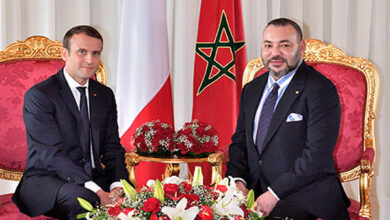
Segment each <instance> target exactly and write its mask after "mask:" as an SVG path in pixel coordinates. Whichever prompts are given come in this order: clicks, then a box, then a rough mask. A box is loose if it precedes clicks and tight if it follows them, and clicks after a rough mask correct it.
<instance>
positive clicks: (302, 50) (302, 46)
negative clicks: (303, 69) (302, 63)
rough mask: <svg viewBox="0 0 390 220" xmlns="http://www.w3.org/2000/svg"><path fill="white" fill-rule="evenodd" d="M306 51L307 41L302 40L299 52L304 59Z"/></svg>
mask: <svg viewBox="0 0 390 220" xmlns="http://www.w3.org/2000/svg"><path fill="white" fill-rule="evenodd" d="M305 50H306V42H305V40H301V42H300V43H299V52H300V53H301V57H302V58H303V57H304V56H305Z"/></svg>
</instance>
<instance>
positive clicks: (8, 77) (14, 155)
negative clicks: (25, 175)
mask: <svg viewBox="0 0 390 220" xmlns="http://www.w3.org/2000/svg"><path fill="white" fill-rule="evenodd" d="M63 65H64V62H63V61H62V60H39V61H35V60H18V61H8V62H2V63H0V73H1V74H0V93H1V96H0V118H1V120H0V143H1V145H0V151H1V154H0V168H1V169H4V170H9V171H19V172H22V171H23V169H24V167H25V160H26V155H27V144H26V134H25V133H26V132H25V127H24V124H23V96H24V93H25V92H26V90H27V89H29V88H30V87H31V86H32V85H34V84H36V83H38V82H40V81H42V80H44V79H46V78H47V77H49V76H50V75H53V74H55V73H56V72H57V71H58V70H59V69H60V68H61V67H62V66H63Z"/></svg>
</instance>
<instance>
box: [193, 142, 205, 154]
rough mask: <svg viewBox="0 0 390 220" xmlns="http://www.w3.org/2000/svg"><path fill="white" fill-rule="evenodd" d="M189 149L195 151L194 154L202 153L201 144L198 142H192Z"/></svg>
mask: <svg viewBox="0 0 390 220" xmlns="http://www.w3.org/2000/svg"><path fill="white" fill-rule="evenodd" d="M191 151H192V152H194V153H196V154H200V153H203V150H202V145H201V144H198V143H194V144H193V145H192V147H191Z"/></svg>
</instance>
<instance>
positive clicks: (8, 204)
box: [0, 194, 53, 220]
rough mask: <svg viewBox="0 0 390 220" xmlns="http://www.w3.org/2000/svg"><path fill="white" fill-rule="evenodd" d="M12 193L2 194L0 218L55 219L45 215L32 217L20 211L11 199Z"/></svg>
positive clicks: (8, 219)
mask: <svg viewBox="0 0 390 220" xmlns="http://www.w3.org/2000/svg"><path fill="white" fill-rule="evenodd" d="M11 197H12V194H5V195H1V196H0V220H11V219H12V220H27V219H30V220H46V219H53V218H49V217H45V216H43V215H41V216H37V217H34V218H30V217H28V216H27V215H25V214H23V213H20V212H19V210H18V208H17V207H16V205H15V204H14V203H13V202H12V201H11Z"/></svg>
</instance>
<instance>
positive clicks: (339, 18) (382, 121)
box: [0, 0, 390, 219]
mask: <svg viewBox="0 0 390 220" xmlns="http://www.w3.org/2000/svg"><path fill="white" fill-rule="evenodd" d="M122 1H125V0H0V50H3V49H4V48H5V47H6V46H7V45H8V44H10V43H13V42H15V41H16V40H24V39H25V38H27V37H29V36H32V35H43V36H46V37H49V38H50V39H52V40H60V41H62V37H63V35H64V33H65V31H66V30H68V29H69V28H71V27H72V26H75V25H79V24H90V25H94V26H96V27H97V28H98V29H99V30H100V31H101V33H102V34H103V37H104V51H103V55H102V60H103V62H104V64H105V66H106V68H107V71H108V86H110V87H111V88H112V89H113V90H114V91H115V88H116V76H117V59H116V58H117V56H118V42H119V28H120V17H121V7H122ZM200 1H201V0H185V1H182V0H166V4H167V22H168V35H169V36H168V37H169V50H170V51H169V52H170V57H169V59H170V68H171V80H172V87H173V99H174V100H173V101H174V114H175V126H176V127H178V128H179V127H181V126H182V125H183V123H184V122H187V121H190V120H191V113H192V112H191V111H192V77H193V70H194V67H193V65H194V57H195V53H194V51H195V42H196V35H197V25H198V15H199V6H200ZM242 7H243V18H244V29H245V38H246V43H247V57H248V61H249V60H251V59H253V58H255V57H257V56H259V55H260V46H261V38H262V31H263V28H264V26H265V25H266V23H267V21H269V20H271V19H273V18H276V17H289V18H292V19H294V20H295V21H297V22H298V23H299V24H300V25H301V26H302V27H303V32H304V38H305V39H309V38H315V39H319V40H322V41H324V42H326V43H331V44H333V45H335V46H336V47H338V48H340V49H342V50H343V51H344V52H345V53H346V54H348V55H351V56H355V57H363V58H365V59H368V60H369V61H371V62H372V63H374V65H375V66H376V67H377V69H378V72H379V78H380V91H379V99H378V108H377V118H376V126H375V128H376V132H375V134H376V140H377V141H376V144H377V145H376V146H377V158H376V167H375V177H374V179H373V185H372V192H371V198H372V200H371V201H372V203H373V204H372V205H373V209H374V216H373V219H388V216H390V187H388V184H390V175H389V174H390V173H389V170H390V163H388V162H386V161H387V159H386V155H390V147H389V145H390V135H388V131H389V130H390V101H389V99H388V98H385V97H386V96H387V95H388V94H390V91H389V90H390V87H389V86H388V85H389V84H390V77H388V76H390V70H389V68H390V62H389V61H390V60H389V57H388V55H389V52H388V51H390V1H387V0H315V1H313V0H242ZM150 16H153V15H150ZM150 65H153V60H150ZM0 74H1V73H0ZM15 185H16V184H15V183H14V182H12V181H3V180H2V181H0V194H4V193H8V192H12V191H13V190H14V188H15ZM344 186H345V189H346V190H347V192H348V194H349V195H351V194H353V195H354V196H355V197H356V196H357V194H358V192H357V186H358V183H357V181H355V182H354V183H352V184H347V185H344Z"/></svg>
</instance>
